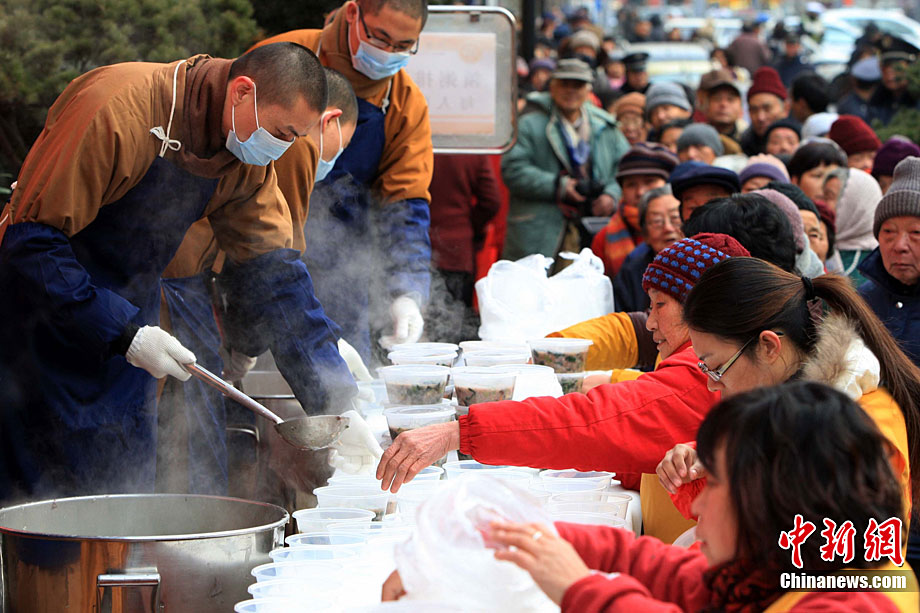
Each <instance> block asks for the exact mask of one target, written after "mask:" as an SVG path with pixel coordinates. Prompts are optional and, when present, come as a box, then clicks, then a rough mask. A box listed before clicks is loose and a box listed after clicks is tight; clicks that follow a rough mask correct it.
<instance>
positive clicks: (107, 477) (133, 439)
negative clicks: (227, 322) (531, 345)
mask: <svg viewBox="0 0 920 613" xmlns="http://www.w3.org/2000/svg"><path fill="white" fill-rule="evenodd" d="M326 99H327V89H326V79H325V75H324V74H323V70H322V66H321V65H320V63H319V61H318V60H317V58H316V55H315V54H314V53H313V52H311V51H309V50H308V49H305V48H303V47H301V46H299V45H293V44H290V43H284V44H279V45H271V46H266V47H264V48H262V49H258V50H256V51H253V52H250V53H247V54H245V55H243V56H241V57H240V58H238V59H236V60H225V59H218V58H210V57H208V56H204V55H199V56H195V57H192V58H190V59H188V60H180V61H177V62H173V63H170V64H154V63H138V62H129V63H125V64H116V65H113V66H106V67H102V68H98V69H95V70H93V71H90V72H88V73H87V74H85V75H83V76H81V77H79V78H77V79H76V80H74V81H73V82H71V83H70V85H69V86H68V87H67V89H65V90H64V92H63V93H62V94H61V96H60V97H59V98H58V100H57V101H56V102H55V103H54V105H53V106H52V107H51V109H50V110H49V112H48V118H47V121H46V123H45V127H44V130H43V131H42V133H41V134H40V135H39V137H38V140H37V141H36V142H35V144H34V145H33V147H32V149H31V151H30V152H29V155H28V156H27V158H26V160H25V162H24V164H23V166H22V169H21V171H20V174H19V178H18V185H17V187H16V189H15V191H14V192H13V195H12V199H11V201H10V203H9V204H8V205H7V206H6V207H5V209H4V210H3V211H2V212H0V262H2V264H0V321H2V322H3V324H2V325H0V381H2V385H0V406H2V407H3V411H2V414H0V439H2V442H0V447H2V449H3V450H4V457H3V461H2V462H0V465H2V467H0V502H2V501H7V502H8V501H11V500H13V499H16V498H20V497H26V498H37V497H48V496H50V495H55V496H72V495H83V494H105V493H120V492H137V491H140V492H149V491H152V490H153V486H154V473H155V470H156V461H155V460H156V458H155V444H156V443H155V428H156V423H157V415H156V410H155V403H154V396H155V393H156V379H158V378H162V377H165V376H166V375H171V376H173V377H175V378H177V379H181V380H183V381H184V380H187V379H188V378H189V373H188V371H187V370H186V366H187V365H188V364H190V363H194V362H196V356H195V354H194V353H193V352H192V351H189V350H188V349H187V348H186V347H183V346H182V344H181V343H180V342H179V341H178V340H177V339H176V338H175V337H174V336H172V335H170V334H169V333H167V332H165V331H164V330H163V329H162V328H161V327H160V283H159V279H160V276H161V274H162V272H163V269H164V268H165V267H166V265H167V263H168V262H169V260H170V259H171V258H172V257H173V254H174V253H175V252H176V250H177V248H178V247H179V244H180V242H181V241H182V239H183V236H184V235H185V232H186V230H188V228H189V227H190V226H191V225H192V224H193V223H194V222H195V221H197V220H198V219H200V218H202V217H207V218H208V220H209V221H210V224H211V227H212V228H213V231H214V235H215V237H216V240H217V243H218V244H219V245H220V246H221V248H222V249H223V250H224V251H225V252H226V262H225V263H224V267H223V272H222V276H223V278H224V282H225V285H226V288H227V292H228V294H229V295H230V296H231V297H232V299H233V304H234V307H235V310H234V312H233V313H232V314H231V315H232V317H231V319H232V320H235V321H246V322H247V323H248V325H249V326H251V327H253V328H256V329H258V330H259V332H260V334H259V338H258V339H257V340H258V342H259V343H260V344H262V345H264V346H262V347H258V346H256V345H255V344H254V343H253V344H251V345H246V346H244V347H241V349H242V351H244V353H246V354H247V355H257V354H258V353H260V352H261V351H262V350H264V348H265V347H266V346H269V345H270V346H271V348H272V350H273V351H274V352H275V356H276V359H277V360H278V365H279V367H280V369H281V371H282V373H283V374H284V375H285V377H286V378H287V380H288V382H289V383H290V384H291V387H292V388H293V390H294V393H295V395H296V396H297V398H298V400H300V402H301V403H302V404H303V405H304V407H305V408H306V409H307V410H308V411H311V412H322V411H325V410H334V409H338V410H341V408H342V405H343V404H344V403H345V402H346V401H347V400H348V399H349V398H350V397H352V396H354V394H355V393H356V391H357V390H356V389H355V385H354V381H353V379H352V377H351V375H350V374H349V371H348V368H347V367H346V365H345V363H344V362H343V361H342V360H341V359H340V358H339V355H338V352H337V350H336V344H335V343H336V339H337V336H336V333H335V326H334V324H333V323H332V322H331V321H330V320H329V319H328V318H327V317H326V315H325V313H324V312H323V308H322V306H321V305H320V303H319V302H318V301H317V299H316V297H315V296H314V295H313V287H312V283H311V280H310V276H309V274H308V273H307V270H306V267H305V266H304V265H303V263H302V262H301V261H300V260H299V259H298V257H297V252H296V251H294V250H293V249H291V248H290V247H291V235H292V229H291V218H290V214H289V213H288V210H287V207H286V206H285V204H284V199H283V197H282V196H281V195H280V192H279V191H278V189H277V181H276V177H275V171H274V166H273V165H272V161H273V160H275V159H277V158H278V157H280V156H281V155H282V154H283V153H284V152H285V151H287V149H288V148H289V147H290V145H291V143H292V142H293V141H294V140H295V139H296V138H297V137H298V136H304V135H306V134H307V133H308V132H309V131H310V130H311V129H312V128H313V127H314V126H315V125H316V123H317V122H318V121H319V120H320V117H321V114H322V112H323V109H325V107H326Z"/></svg>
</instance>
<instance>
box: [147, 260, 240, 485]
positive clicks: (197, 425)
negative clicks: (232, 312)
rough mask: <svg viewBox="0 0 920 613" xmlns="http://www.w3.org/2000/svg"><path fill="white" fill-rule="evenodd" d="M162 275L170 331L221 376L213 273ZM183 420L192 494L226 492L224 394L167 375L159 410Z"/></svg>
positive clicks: (206, 366) (212, 370) (197, 382)
mask: <svg viewBox="0 0 920 613" xmlns="http://www.w3.org/2000/svg"><path fill="white" fill-rule="evenodd" d="M210 275H211V271H206V272H203V273H201V274H199V275H196V276H194V277H185V278H179V279H162V280H161V283H162V286H163V296H164V299H165V301H166V307H167V309H168V310H169V322H170V330H171V332H172V334H173V335H174V336H175V337H176V338H177V339H179V342H181V343H182V345H183V346H185V347H187V348H188V349H189V350H190V351H191V352H192V353H194V354H195V358H196V361H197V363H198V364H200V365H201V366H204V367H205V368H207V369H208V370H210V371H211V372H213V373H216V374H218V375H219V374H220V372H221V369H222V368H223V363H222V361H221V358H220V354H219V353H218V348H219V347H220V345H221V338H220V331H219V330H218V329H217V322H216V321H215V319H214V312H213V307H212V303H211V295H210V293H209V292H208V285H207V283H208V277H210ZM157 410H158V411H159V412H163V413H165V412H167V411H169V412H170V413H172V414H173V415H174V418H175V419H181V420H184V422H185V424H186V428H185V430H186V431H187V433H188V477H189V481H188V490H187V491H188V492H189V493H190V494H217V495H226V493H227V485H228V483H227V437H226V428H227V412H226V409H225V406H224V397H223V396H222V395H221V394H220V392H218V391H217V390H215V389H214V388H213V387H211V386H209V385H205V384H204V383H202V382H201V381H199V380H198V379H195V378H192V379H189V380H188V381H186V382H184V383H182V382H180V381H178V380H177V379H173V378H171V377H170V378H167V379H166V385H165V387H164V389H163V393H162V394H161V396H160V402H159V406H158V409H157Z"/></svg>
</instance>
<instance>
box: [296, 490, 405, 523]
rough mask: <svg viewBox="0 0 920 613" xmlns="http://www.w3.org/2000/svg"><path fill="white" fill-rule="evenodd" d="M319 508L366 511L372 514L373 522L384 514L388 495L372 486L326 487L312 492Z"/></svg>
mask: <svg viewBox="0 0 920 613" xmlns="http://www.w3.org/2000/svg"><path fill="white" fill-rule="evenodd" d="M313 495H314V496H316V500H317V501H318V504H319V507H320V508H327V507H335V508H339V509H341V508H348V509H366V510H368V511H373V512H374V519H373V521H380V520H381V519H383V516H384V515H385V514H386V510H387V501H388V500H389V498H390V493H389V492H386V491H383V490H381V489H380V486H376V487H375V486H372V485H327V486H326V487H318V488H316V489H315V490H313Z"/></svg>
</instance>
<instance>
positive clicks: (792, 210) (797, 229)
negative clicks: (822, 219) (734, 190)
mask: <svg viewBox="0 0 920 613" xmlns="http://www.w3.org/2000/svg"><path fill="white" fill-rule="evenodd" d="M751 193H752V194H760V195H761V196H763V197H764V198H766V199H767V200H769V201H770V202H772V203H773V204H775V205H776V208H778V209H779V210H780V211H782V212H783V215H785V216H786V219H788V220H789V225H790V226H792V237H793V238H794V239H795V251H796V253H801V252H802V250H803V249H805V241H806V236H805V224H803V223H802V216H801V215H799V207H797V206H796V205H795V203H794V202H793V201H792V200H790V199H789V197H787V196H786V195H785V194H783V193H781V192H778V191H776V190H775V189H758V190H754V191H753V192H751ZM815 214H816V215H817V209H815Z"/></svg>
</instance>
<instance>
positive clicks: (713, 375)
mask: <svg viewBox="0 0 920 613" xmlns="http://www.w3.org/2000/svg"><path fill="white" fill-rule="evenodd" d="M774 334H776V336H783V333H782V332H774ZM758 338H760V333H759V332H758V333H757V335H756V336H754V337H752V338H751V339H750V340H749V341H748V342H746V343H745V344H743V345H741V349H739V350H738V352H737V353H736V354H735V355H733V356H732V357H730V358H728V361H727V362H725V364H722V365H721V366H719V367H718V368H716V369H715V370H710V369H709V367H708V366H706V364H705V363H704V362H703V360H700V361H699V362H697V363H696V365H697V366H698V367H699V369H700V370H701V371H702V372H703V374H704V375H706V376H707V377H709V378H710V379H712V380H713V381H715V382H716V383H718V382H719V381H720V380H721V379H722V377H723V376H724V375H725V371H727V370H728V369H729V368H731V367H732V364H734V363H735V361H736V360H737V359H738V358H740V357H741V354H742V353H744V350H745V349H747V346H748V345H750V344H751V343H752V342H754V341H755V340H757V339H758Z"/></svg>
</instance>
